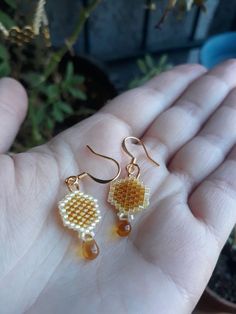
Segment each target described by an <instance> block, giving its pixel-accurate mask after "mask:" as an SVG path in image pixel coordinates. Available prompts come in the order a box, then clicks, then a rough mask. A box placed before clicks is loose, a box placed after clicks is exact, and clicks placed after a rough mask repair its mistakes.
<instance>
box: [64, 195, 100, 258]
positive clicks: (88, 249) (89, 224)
mask: <svg viewBox="0 0 236 314" xmlns="http://www.w3.org/2000/svg"><path fill="white" fill-rule="evenodd" d="M59 210H60V215H61V218H62V221H63V224H64V226H66V227H68V228H70V229H73V230H75V231H77V232H78V234H79V237H80V238H81V239H82V240H83V246H82V248H83V255H84V256H85V257H86V258H87V259H94V258H96V257H97V255H98V254H99V248H98V246H97V244H96V242H95V240H94V239H93V230H94V229H95V227H96V225H97V224H98V223H99V221H100V220H101V215H100V211H99V209H98V204H97V200H96V199H94V198H93V197H92V196H90V195H86V194H84V193H83V192H80V191H78V190H76V191H74V192H71V193H69V194H67V195H66V196H65V197H64V199H63V200H62V201H60V202H59Z"/></svg>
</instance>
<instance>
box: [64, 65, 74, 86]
mask: <svg viewBox="0 0 236 314" xmlns="http://www.w3.org/2000/svg"><path fill="white" fill-rule="evenodd" d="M73 74H74V65H73V63H72V62H68V64H67V67H66V77H65V80H66V81H70V80H71V78H72V77H73Z"/></svg>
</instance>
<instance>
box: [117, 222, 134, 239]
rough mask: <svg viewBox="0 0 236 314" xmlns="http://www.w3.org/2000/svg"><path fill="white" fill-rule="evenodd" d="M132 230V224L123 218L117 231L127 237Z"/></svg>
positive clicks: (121, 235)
mask: <svg viewBox="0 0 236 314" xmlns="http://www.w3.org/2000/svg"><path fill="white" fill-rule="evenodd" d="M130 232H131V224H130V223H129V221H128V220H121V221H120V222H119V223H118V226H117V233H118V234H119V236H120V237H127V236H128V235H129V234H130Z"/></svg>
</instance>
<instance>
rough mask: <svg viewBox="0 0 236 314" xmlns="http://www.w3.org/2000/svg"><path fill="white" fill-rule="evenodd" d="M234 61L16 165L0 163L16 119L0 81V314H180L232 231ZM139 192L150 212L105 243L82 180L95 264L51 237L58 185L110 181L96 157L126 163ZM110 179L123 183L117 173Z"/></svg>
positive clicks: (142, 97)
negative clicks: (141, 186)
mask: <svg viewBox="0 0 236 314" xmlns="http://www.w3.org/2000/svg"><path fill="white" fill-rule="evenodd" d="M235 73H236V61H234V60H230V61H228V62H226V63H224V64H222V65H220V66H218V67H217V68H215V69H213V70H211V71H210V72H206V71H205V70H204V69H203V68H202V67H201V66H199V65H183V66H178V67H175V68H173V69H172V70H170V71H167V72H165V73H162V74H161V75H159V76H158V77H156V78H154V79H152V80H151V81H150V82H148V83H147V84H145V85H144V86H142V87H140V88H137V89H134V90H131V91H129V92H127V93H125V94H123V95H121V96H119V97H117V98H116V99H114V100H113V101H111V102H110V103H109V104H108V105H106V106H105V107H104V108H103V109H102V110H101V111H100V112H98V113H97V114H95V115H94V116H93V117H91V118H89V119H87V120H85V121H83V122H82V123H80V124H78V125H76V126H74V127H72V128H70V129H68V130H67V131H65V132H63V133H62V134H60V135H58V136H57V137H56V138H54V139H53V140H52V141H50V142H49V143H48V144H46V145H43V146H40V147H36V148H34V149H32V150H30V151H28V152H26V153H22V154H17V155H14V156H9V155H6V154H5V153H6V152H7V150H8V148H9V146H10V145H11V142H12V141H13V139H14V137H15V134H16V133H17V131H18V127H19V125H20V123H21V121H22V120H23V118H24V116H25V111H26V95H25V92H24V90H23V89H22V87H21V86H20V85H19V84H18V83H17V82H15V81H13V80H11V79H3V80H1V81H0V122H1V128H0V152H1V153H2V154H1V155H0V178H1V180H0V200H1V206H0V247H1V251H0V308H1V313H3V314H18V313H27V314H41V313H57V314H60V313H70V314H73V313H83V314H93V313H94V314H95V313H114V314H116V313H119V314H120V313H122V314H123V313H124V314H125V313H128V314H132V313H135V314H152V313H165V314H168V313H173V314H178V313H181V314H185V313H191V312H192V310H193V309H194V306H195V305H196V303H197V301H198V299H199V297H200V295H201V293H202V292H203V290H204V287H205V286H206V284H207V281H208V280H209V277H210V275H211V273H212V271H213V268H214V266H215V263H216V260H217V257H218V255H219V253H220V250H221V248H222V246H223V244H224V243H225V241H226V239H227V237H228V235H229V233H230V231H231V229H232V228H233V226H234V224H235V222H236V210H235V208H236V206H235V205H236V181H235V178H236V148H235V140H236V110H235V109H236V74H235ZM128 135H133V136H137V137H139V138H141V139H142V140H143V141H144V142H145V144H146V146H147V148H148V149H149V152H150V154H151V156H152V157H153V158H155V160H157V161H158V162H159V163H160V165H161V166H160V167H159V168H157V167H155V166H153V164H152V163H150V162H149V161H148V160H147V159H146V158H145V156H144V153H143V151H142V150H141V147H140V146H137V145H133V146H132V147H131V148H132V149H133V151H134V152H135V153H136V154H137V156H138V162H139V164H140V165H141V179H142V181H143V182H144V183H145V184H146V185H147V186H149V187H150V188H151V199H150V206H149V208H148V209H147V210H145V212H144V213H143V214H141V215H139V216H138V217H137V219H136V220H135V222H134V226H133V230H132V233H131V235H130V236H129V237H128V238H118V237H114V236H113V235H112V226H113V225H114V224H115V222H116V217H115V216H116V215H115V212H114V210H113V209H112V208H111V207H110V206H109V204H108V203H107V202H106V198H107V193H108V186H104V185H100V184H97V183H95V182H93V181H91V180H90V179H89V178H86V179H85V180H83V181H82V186H81V189H82V190H83V191H85V192H86V193H88V194H91V195H93V196H94V197H96V198H97V199H98V201H99V203H100V208H101V212H102V223H100V225H99V226H98V228H97V232H96V240H97V242H98V244H99V246H100V255H99V256H98V257H97V259H95V260H93V261H85V260H83V259H81V258H80V257H78V254H77V252H76V250H77V247H78V238H77V236H76V233H75V232H72V231H69V230H68V229H65V228H63V226H62V224H61V222H60V219H59V217H58V210H57V202H58V201H59V200H60V199H61V198H63V196H64V195H65V194H66V193H67V191H66V187H65V185H64V184H63V180H64V179H65V178H66V177H68V176H70V175H76V174H78V173H80V172H83V171H89V172H90V173H92V174H94V175H96V176H97V177H100V178H105V179H106V178H109V177H112V175H113V174H114V173H115V169H114V168H113V165H112V163H109V161H106V160H103V159H100V158H97V157H95V156H94V155H92V154H91V153H90V152H89V151H88V150H87V149H86V147H85V146H86V144H89V145H90V146H91V147H92V148H94V149H95V150H96V151H98V152H100V153H102V154H105V155H108V156H112V157H114V158H117V159H118V160H119V162H120V163H121V166H122V168H124V167H125V165H126V164H127V163H128V162H129V161H130V160H129V158H128V156H127V155H125V154H124V153H122V150H121V141H122V139H123V138H124V137H126V136H128ZM122 175H125V173H123V174H122Z"/></svg>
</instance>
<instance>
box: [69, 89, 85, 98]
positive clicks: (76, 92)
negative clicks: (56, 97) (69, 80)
mask: <svg viewBox="0 0 236 314" xmlns="http://www.w3.org/2000/svg"><path fill="white" fill-rule="evenodd" d="M68 89H69V93H70V94H71V95H72V96H73V97H75V98H77V99H81V100H86V99H87V95H86V94H85V93H84V92H83V91H82V90H80V89H79V88H73V87H70V88H68Z"/></svg>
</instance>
